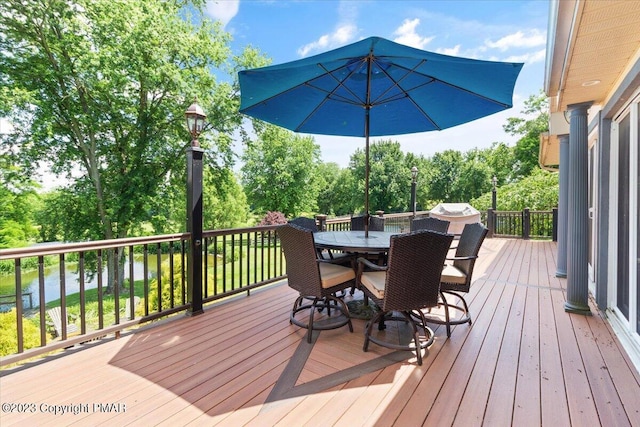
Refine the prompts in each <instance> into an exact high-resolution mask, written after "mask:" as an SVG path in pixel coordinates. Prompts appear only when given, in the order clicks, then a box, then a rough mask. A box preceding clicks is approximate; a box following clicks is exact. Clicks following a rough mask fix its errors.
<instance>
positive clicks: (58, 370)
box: [0, 239, 640, 427]
mask: <svg viewBox="0 0 640 427" xmlns="http://www.w3.org/2000/svg"><path fill="white" fill-rule="evenodd" d="M555 252H556V247H555V244H554V243H550V242H535V241H522V240H503V239H487V240H486V241H485V244H484V246H483V249H482V252H481V258H480V262H479V263H478V264H477V267H476V272H475V273H476V274H475V275H474V279H475V283H474V286H473V289H472V292H471V293H470V294H469V298H468V301H470V302H471V310H472V314H473V318H474V323H473V325H472V326H468V325H461V326H457V327H455V328H454V329H453V332H452V337H451V338H450V339H446V335H445V331H444V328H443V327H440V328H437V329H436V335H437V337H436V340H435V343H434V344H433V345H432V347H431V348H430V349H429V350H428V352H427V353H426V354H425V357H424V363H423V365H422V366H418V365H417V364H416V363H415V356H414V357H411V353H409V352H399V351H395V352H394V351H390V350H386V349H382V348H381V347H379V346H376V345H375V344H372V345H371V346H370V350H369V352H367V353H365V352H363V351H362V341H363V337H362V331H363V327H364V321H362V320H354V329H355V330H354V332H353V333H352V334H350V333H349V332H348V329H347V328H341V329H338V330H333V331H323V332H321V333H319V334H316V338H317V339H316V340H315V342H314V343H312V344H307V342H306V340H305V339H304V338H305V336H304V333H305V331H304V330H300V329H299V328H297V327H295V326H291V325H290V324H289V321H288V316H289V309H290V307H291V305H292V303H293V300H294V299H295V294H294V292H293V291H292V290H291V289H289V288H288V287H287V286H286V284H285V285H282V284H281V285H276V286H272V287H270V288H268V289H265V290H262V291H257V292H254V293H252V295H251V296H250V297H244V296H243V297H239V298H235V299H234V300H231V301H227V302H225V303H222V304H218V305H216V306H214V307H211V308H209V309H207V310H206V312H205V314H203V315H201V316H197V317H193V318H189V317H185V316H182V315H180V316H178V317H176V318H175V319H174V320H170V321H163V322H160V323H159V324H156V325H154V326H152V327H146V328H144V329H141V330H139V331H137V332H136V333H132V334H130V335H127V336H125V337H122V338H120V339H114V340H110V341H107V342H103V343H96V344H89V345H84V346H80V347H81V348H80V349H73V350H67V351H66V352H65V354H64V355H63V356H61V357H56V358H50V359H48V360H46V361H44V362H42V363H38V364H33V365H32V366H29V367H28V368H22V369H14V370H9V371H7V370H5V371H3V372H2V377H0V403H2V405H3V406H2V412H1V413H0V424H1V425H2V426H3V427H8V426H13V425H19V426H26V425H39V426H45V425H52V426H54V425H55V426H59V425H74V426H76V425H78V426H82V425H92V426H94V425H119V426H125V425H140V426H149V425H163V426H176V425H207V426H212V425H221V426H234V427H235V426H242V425H250V426H272V425H281V426H287V427H288V426H302V425H305V426H307V425H308V426H313V425H318V426H328V425H343V426H359V425H366V426H390V425H397V426H418V425H429V426H439V425H443V426H449V425H459V426H476V425H487V426H509V425H513V426H539V425H543V426H569V425H574V426H596V425H602V426H614V425H615V426H625V425H632V426H640V375H639V374H638V372H637V371H636V370H635V369H634V367H633V366H632V365H631V363H630V361H629V360H628V359H627V357H626V356H625V354H624V353H623V352H622V351H621V347H620V344H619V343H618V340H617V339H616V338H615V336H614V335H613V333H612V331H611V329H610V328H609V326H608V325H607V323H606V322H605V321H603V319H602V317H601V314H600V313H599V312H598V311H597V310H596V309H595V308H593V307H592V312H593V316H580V315H574V314H567V313H565V312H564V310H563V303H564V300H565V292H564V287H565V281H564V280H560V279H557V278H556V277H555V274H554V273H555V260H554V257H555ZM18 411H20V413H19V412H18ZM54 411H57V412H58V413H57V414H56V413H54ZM62 411H65V412H66V413H64V414H63V413H61V412H62ZM73 412H76V413H73Z"/></svg>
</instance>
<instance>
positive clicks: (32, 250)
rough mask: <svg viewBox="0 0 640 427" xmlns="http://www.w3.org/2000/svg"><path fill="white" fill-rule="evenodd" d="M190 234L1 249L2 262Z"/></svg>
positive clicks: (182, 238) (147, 241)
mask: <svg viewBox="0 0 640 427" xmlns="http://www.w3.org/2000/svg"><path fill="white" fill-rule="evenodd" d="M190 237H191V234H190V233H176V234H162V235H158V236H145V237H127V238H125V239H110V240H94V241H89V242H72V243H54V244H46V245H36V246H29V247H26V248H10V249H0V261H2V260H7V259H14V258H23V257H34V256H46V255H58V254H60V253H69V252H81V251H93V250H98V249H111V248H116V247H125V246H133V245H144V244H153V243H165V242H175V241H180V240H188V239H189V238H190Z"/></svg>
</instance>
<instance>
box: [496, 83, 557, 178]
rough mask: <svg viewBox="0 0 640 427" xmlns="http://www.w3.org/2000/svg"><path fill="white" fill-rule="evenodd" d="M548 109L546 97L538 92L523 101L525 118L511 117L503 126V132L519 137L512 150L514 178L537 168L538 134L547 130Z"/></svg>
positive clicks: (525, 174)
mask: <svg viewBox="0 0 640 427" xmlns="http://www.w3.org/2000/svg"><path fill="white" fill-rule="evenodd" d="M548 108H549V106H548V101H547V97H546V95H545V94H544V92H542V91H540V93H539V94H537V95H531V96H530V97H529V98H528V99H527V100H526V101H525V109H524V110H523V111H522V113H523V114H525V115H526V116H527V118H520V117H518V118H513V117H512V118H509V119H508V121H507V124H506V125H504V130H505V132H507V133H509V134H511V135H520V136H521V138H520V139H519V140H518V142H517V143H516V146H515V149H514V156H515V159H516V163H515V165H514V173H515V177H516V178H522V177H525V176H528V175H530V174H531V173H532V172H533V170H534V169H537V168H538V167H539V166H538V155H539V150H540V134H541V133H542V132H546V131H548V130H549V113H548V111H549V110H548Z"/></svg>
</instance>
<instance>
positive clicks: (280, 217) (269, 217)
mask: <svg viewBox="0 0 640 427" xmlns="http://www.w3.org/2000/svg"><path fill="white" fill-rule="evenodd" d="M286 223H287V218H286V217H285V216H284V214H283V213H282V212H278V211H269V212H267V213H266V214H265V215H264V217H263V218H262V220H261V221H260V223H259V224H258V226H262V225H279V224H286Z"/></svg>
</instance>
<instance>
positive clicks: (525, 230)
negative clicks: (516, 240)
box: [522, 208, 531, 240]
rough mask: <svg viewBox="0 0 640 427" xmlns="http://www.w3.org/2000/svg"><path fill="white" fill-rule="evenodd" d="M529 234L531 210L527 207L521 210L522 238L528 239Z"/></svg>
mask: <svg viewBox="0 0 640 427" xmlns="http://www.w3.org/2000/svg"><path fill="white" fill-rule="evenodd" d="M530 236H531V212H530V211H529V208H524V210H523V211H522V238H523V239H524V240H528V239H529V237H530Z"/></svg>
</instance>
